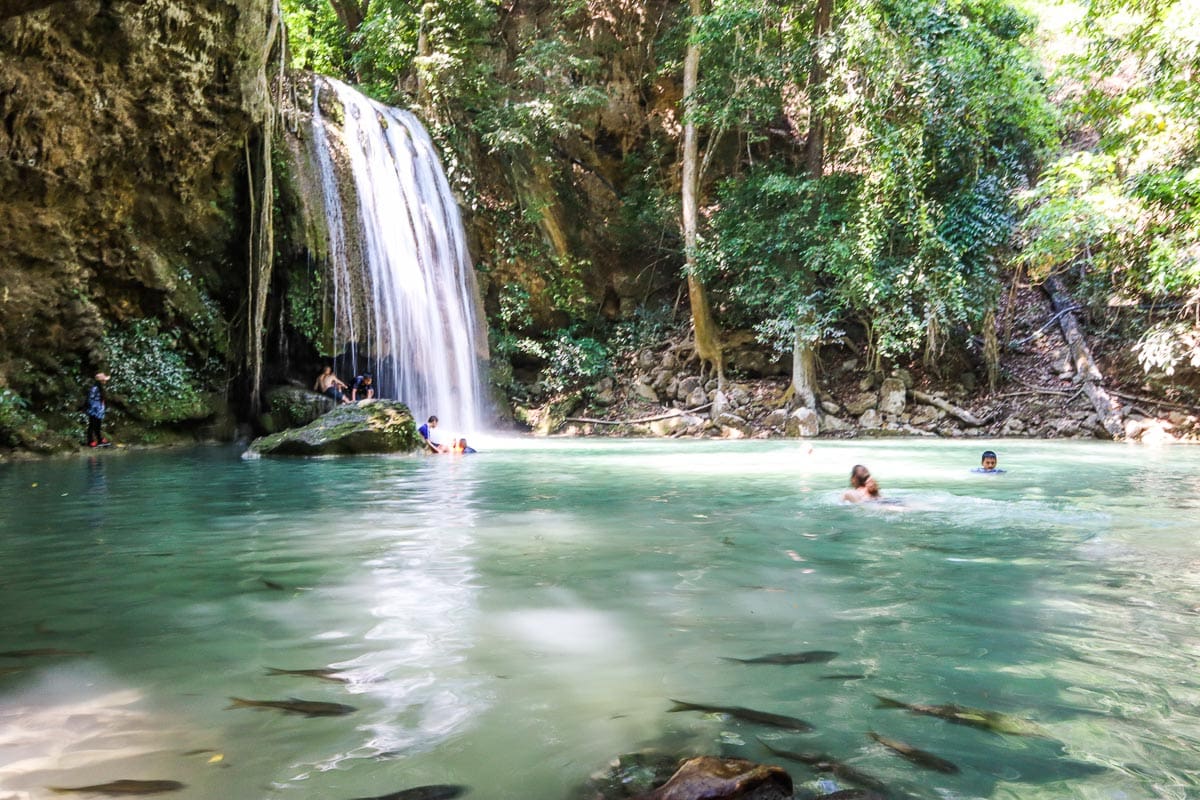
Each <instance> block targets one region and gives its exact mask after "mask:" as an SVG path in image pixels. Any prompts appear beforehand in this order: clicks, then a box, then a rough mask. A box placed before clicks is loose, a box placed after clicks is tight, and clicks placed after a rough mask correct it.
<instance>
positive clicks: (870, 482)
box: [863, 477, 879, 497]
mask: <svg viewBox="0 0 1200 800" xmlns="http://www.w3.org/2000/svg"><path fill="white" fill-rule="evenodd" d="M863 488H864V489H866V490H867V494H868V495H869V496H870V497H879V484H878V483H876V482H875V479H874V478H871V477H867V478H866V479H865V480H864V481H863Z"/></svg>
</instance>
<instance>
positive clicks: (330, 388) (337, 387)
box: [313, 366, 350, 403]
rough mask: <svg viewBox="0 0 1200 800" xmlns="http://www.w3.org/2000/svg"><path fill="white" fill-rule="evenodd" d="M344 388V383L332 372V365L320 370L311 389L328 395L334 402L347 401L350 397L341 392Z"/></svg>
mask: <svg viewBox="0 0 1200 800" xmlns="http://www.w3.org/2000/svg"><path fill="white" fill-rule="evenodd" d="M345 388H346V384H344V383H342V382H341V381H340V380H339V379H338V376H337V375H334V374H333V367H328V366H327V367H325V369H323V370H321V374H320V375H318V376H317V380H316V383H314V384H313V391H314V392H320V393H321V394H323V395H325V396H326V397H329V398H330V399H332V400H333V402H335V403H349V402H350V398H349V397H346V395H345V394H344V393H343V392H342V390H343V389H345Z"/></svg>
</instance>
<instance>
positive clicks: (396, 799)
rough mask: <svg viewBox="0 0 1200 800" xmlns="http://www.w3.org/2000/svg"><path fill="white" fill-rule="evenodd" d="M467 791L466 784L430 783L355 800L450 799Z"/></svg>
mask: <svg viewBox="0 0 1200 800" xmlns="http://www.w3.org/2000/svg"><path fill="white" fill-rule="evenodd" d="M466 791H467V787H466V786H454V785H451V784H432V785H430V786H417V787H414V788H412V789H403V790H401V791H399V792H392V793H391V794H381V795H377V796H375V797H356V798H355V800H450V798H451V797H458V796H459V795H460V794H462V793H463V792H466Z"/></svg>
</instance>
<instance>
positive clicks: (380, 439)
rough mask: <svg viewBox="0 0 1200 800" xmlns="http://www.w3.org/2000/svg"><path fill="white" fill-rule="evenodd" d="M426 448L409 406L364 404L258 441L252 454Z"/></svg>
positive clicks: (348, 453)
mask: <svg viewBox="0 0 1200 800" xmlns="http://www.w3.org/2000/svg"><path fill="white" fill-rule="evenodd" d="M424 448H425V443H424V441H423V440H422V439H421V435H420V434H419V433H417V425H416V423H415V422H414V421H413V416H412V412H411V411H409V410H408V406H406V405H404V404H403V403H397V402H394V401H391V400H363V401H361V402H359V403H351V404H350V405H343V406H338V407H337V408H335V409H334V410H333V411H330V412H329V413H328V414H325V415H324V416H321V417H319V418H318V419H316V420H314V421H312V422H311V423H309V424H308V425H305V426H304V427H303V428H291V429H289V430H286V431H280V432H279V433H273V434H271V435H270V436H263V437H262V438H260V439H255V440H254V441H253V442H251V443H250V449H249V452H250V453H253V454H256V455H264V456H266V455H271V456H352V455H361V454H366V453H411V452H418V451H422V450H424Z"/></svg>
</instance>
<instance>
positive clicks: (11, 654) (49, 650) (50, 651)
mask: <svg viewBox="0 0 1200 800" xmlns="http://www.w3.org/2000/svg"><path fill="white" fill-rule="evenodd" d="M91 654H92V651H91V650H60V649H59V648H57V647H36V648H34V649H32V650H5V651H3V652H0V658H33V657H35V656H90V655H91Z"/></svg>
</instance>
